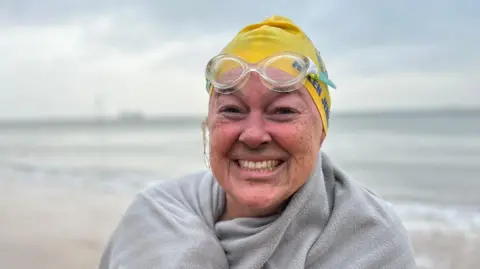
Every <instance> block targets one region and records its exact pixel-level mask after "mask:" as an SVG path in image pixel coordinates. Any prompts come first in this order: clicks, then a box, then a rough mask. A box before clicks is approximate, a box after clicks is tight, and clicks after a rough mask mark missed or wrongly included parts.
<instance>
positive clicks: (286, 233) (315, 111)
mask: <svg viewBox="0 0 480 269" xmlns="http://www.w3.org/2000/svg"><path fill="white" fill-rule="evenodd" d="M206 78H207V91H208V93H209V94H210V101H209V112H208V120H207V122H206V124H205V126H206V128H207V131H208V134H209V142H208V144H209V145H208V149H209V153H210V159H209V163H210V168H211V171H202V172H198V173H195V174H190V175H186V176H184V177H182V178H178V179H175V180H170V181H162V182H159V183H158V184H157V185H155V186H153V187H149V188H147V189H146V190H144V191H142V192H140V193H139V194H138V195H137V197H136V198H135V200H134V202H133V203H132V204H131V206H130V207H129V208H128V210H127V212H126V213H125V215H124V217H123V218H122V220H121V222H120V224H119V226H118V227H117V229H116V230H115V232H114V234H113V235H112V237H111V239H110V241H109V243H108V245H107V248H106V250H105V253H104V255H103V257H102V260H101V264H100V268H102V269H106V268H136V269H140V268H238V269H243V268H289V269H292V268H332V269H333V268H352V269H353V268H355V269H360V268H365V269H366V268H392V269H393V268H399V269H400V268H402V269H405V268H415V264H414V254H413V251H412V247H411V245H410V242H409V239H408V235H407V232H406V230H405V229H404V227H403V226H402V224H401V222H400V220H399V218H398V217H397V215H396V214H395V213H394V212H393V210H392V209H391V208H390V207H389V205H388V204H387V203H386V202H385V201H383V200H382V199H381V198H379V197H378V196H376V195H375V194H373V193H371V192H370V191H368V190H366V189H365V188H363V187H361V186H360V185H358V184H357V183H356V182H354V181H353V180H351V179H349V178H348V177H347V176H346V175H345V174H344V173H343V172H342V171H340V170H339V169H338V168H337V167H335V166H334V165H333V164H332V162H331V161H330V160H329V158H328V157H327V156H326V155H324V154H323V153H319V152H320V149H321V146H322V143H323V141H324V139H325V136H326V134H327V132H328V119H329V109H330V97H329V93H328V89H327V87H328V86H330V87H335V86H334V84H333V83H332V82H331V81H330V80H329V78H328V74H327V72H326V69H325V65H324V63H323V61H322V59H321V57H320V54H319V53H318V51H317V50H316V49H315V47H314V46H313V44H312V42H311V41H310V40H309V39H308V38H307V37H306V36H305V34H304V33H303V32H302V31H301V30H300V29H299V28H298V27H297V26H296V25H294V24H293V23H292V22H291V21H290V20H288V19H286V18H283V17H279V16H274V17H271V18H268V19H267V20H265V21H263V22H261V23H258V24H253V25H249V26H247V27H245V28H244V29H242V30H241V31H240V32H239V33H238V34H237V36H236V37H235V38H234V39H233V40H232V41H231V42H230V43H229V44H228V45H227V46H226V47H225V48H224V49H223V51H222V53H221V54H220V55H218V56H216V57H214V58H213V59H212V60H211V61H210V62H209V63H208V65H207V68H206ZM327 85H328V86H327Z"/></svg>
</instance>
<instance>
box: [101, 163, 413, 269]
mask: <svg viewBox="0 0 480 269" xmlns="http://www.w3.org/2000/svg"><path fill="white" fill-rule="evenodd" d="M224 201H225V193H224V192H223V190H222V189H221V188H220V186H219V185H218V183H217V182H216V180H215V178H214V177H213V175H212V174H211V172H209V171H205V172H201V173H196V174H192V175H188V176H185V177H182V178H179V179H175V180H169V181H164V182H159V183H156V185H154V186H151V187H148V188H147V189H145V190H144V191H141V192H140V193H139V194H138V195H137V196H136V198H135V199H134V201H133V203H132V204H131V206H130V207H129V208H128V210H127V212H126V213H125V215H124V216H123V218H122V220H121V221H120V224H119V226H118V227H117V229H116V230H115V231H114V233H113V235H112V237H111V238H110V240H109V242H108V245H107V247H106V249H105V252H104V254H103V256H102V258H101V261H100V267H99V268H100V269H107V268H110V269H120V268H125V269H127V268H128V269H130V268H131V269H150V268H152V269H153V268H202V269H208V268H232V269H246V268H285V269H296V268H298V269H300V268H322V269H340V268H341V269H367V268H369V269H371V268H388V269H397V268H398V269H400V268H402V269H406V268H407V269H408V268H415V261H414V253H413V250H412V246H411V244H410V241H409V238H408V234H407V231H406V230H405V228H404V227H403V225H402V223H401V221H400V219H399V218H398V217H397V215H396V214H395V213H394V211H393V210H392V208H391V207H390V205H389V204H388V203H386V202H385V201H383V200H382V199H381V198H379V197H378V196H377V195H375V194H374V193H372V192H370V191H368V190H367V189H365V188H364V187H362V186H361V185H359V184H358V183H356V182H355V181H353V180H351V179H349V178H348V177H347V176H346V174H344V173H343V172H342V171H341V170H340V169H338V168H337V167H335V166H334V165H333V164H332V162H331V161H330V160H329V159H328V157H327V156H326V155H325V154H321V155H320V158H319V163H318V164H317V169H316V171H315V172H314V174H313V175H312V177H311V178H310V179H309V180H308V181H307V183H306V184H305V185H304V186H303V187H302V188H301V189H300V190H299V191H298V192H297V193H296V194H295V195H294V196H293V197H292V199H291V200H290V202H289V204H288V205H287V207H286V208H285V210H284V211H283V212H282V213H281V214H278V215H275V216H271V217H267V218H240V219H234V220H229V221H221V222H216V220H217V219H218V218H219V217H220V215H221V213H222V212H223V207H224Z"/></svg>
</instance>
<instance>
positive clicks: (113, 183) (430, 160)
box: [0, 115, 480, 269]
mask: <svg viewBox="0 0 480 269" xmlns="http://www.w3.org/2000/svg"><path fill="white" fill-rule="evenodd" d="M449 117H450V118H449ZM406 119H411V117H410V116H405V117H402V116H398V115H396V116H390V117H385V116H382V117H381V116H374V117H372V116H368V117H353V118H352V117H345V118H338V119H336V122H338V124H337V125H336V126H333V127H331V128H332V130H331V132H330V134H329V138H328V143H327V144H326V145H325V151H326V152H327V154H329V155H330V156H331V158H332V159H333V160H334V161H335V162H336V163H338V164H339V166H341V167H342V168H343V169H344V170H345V171H347V173H348V175H349V176H351V177H353V178H355V179H356V180H358V181H360V182H362V183H364V184H365V185H366V186H368V187H369V188H371V189H372V190H374V191H375V192H377V193H379V194H380V195H381V196H382V197H384V199H386V200H388V201H389V202H391V203H392V204H393V205H394V207H395V209H396V211H397V213H398V214H399V216H400V217H401V218H402V220H403V222H404V225H405V227H406V228H407V229H408V231H409V232H410V236H411V240H412V243H413V246H414V249H415V252H416V259H417V262H418V268H424V269H427V268H435V269H442V268H448V269H476V268H478V264H480V255H478V253H480V206H479V205H480V197H479V195H478V190H479V189H480V181H479V180H478V174H480V167H479V165H478V164H479V163H480V139H479V137H480V135H479V134H480V125H479V124H477V123H478V120H477V119H478V117H477V116H472V117H470V118H469V117H467V116H461V117H460V118H459V119H458V120H456V121H455V124H457V126H454V127H455V128H452V129H449V130H448V132H445V129H444V126H445V122H449V123H451V116H448V117H446V118H445V116H442V115H440V116H438V115H436V116H435V115H434V116H431V115H430V116H428V117H427V116H424V118H422V117H416V118H415V119H417V121H418V122H415V121H413V122H412V120H409V121H408V120H406ZM200 121H201V119H194V120H192V121H191V122H190V123H188V122H187V123H182V124H180V125H178V124H177V125H175V124H171V122H170V123H168V124H165V123H162V122H155V123H151V122H150V123H149V122H145V123H139V124H137V125H135V126H132V125H131V124H130V123H129V124H124V123H122V124H118V125H115V126H108V127H105V126H103V127H102V126H98V125H88V124H87V125H85V124H82V125H81V126H80V125H78V124H76V123H72V124H64V123H62V124H58V125H53V126H52V125H48V126H47V125H45V126H43V125H35V126H30V127H29V126H23V125H18V126H13V127H12V126H9V127H8V128H6V127H3V129H2V127H1V126H0V249H1V250H2V251H0V268H2V269H3V268H8V269H10V268H15V269H22V268H49V269H60V268H62V269H64V268H71V269H76V268H96V267H97V266H98V263H99V259H100V256H101V255H102V252H103V249H104V246H105V244H106V242H107V240H108V238H109V236H110V235H111V233H112V232H113V230H114V229H115V227H116V225H117V224H118V222H119V220H120V218H121V216H122V214H123V213H124V212H125V210H126V208H127V206H128V205H129V203H130V202H131V201H132V199H133V196H134V195H135V193H136V192H137V191H139V190H140V189H142V188H144V187H146V186H147V185H148V184H151V183H153V182H156V181H158V180H164V179H167V178H172V177H176V176H179V175H182V174H184V173H186V172H189V171H196V170H199V169H205V164H204V158H203V148H202V136H201V130H200V128H199V126H200ZM406 122H408V124H406ZM424 122H426V123H425V124H427V123H428V126H427V127H426V126H425V124H422V123H424ZM462 128H463V129H462ZM440 131H442V132H440ZM452 139H454V140H455V141H456V143H454V144H453V143H449V141H451V140H452ZM359 141H360V142H359Z"/></svg>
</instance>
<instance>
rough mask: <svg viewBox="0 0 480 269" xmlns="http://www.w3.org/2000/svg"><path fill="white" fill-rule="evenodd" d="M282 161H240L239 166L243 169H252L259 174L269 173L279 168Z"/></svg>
mask: <svg viewBox="0 0 480 269" xmlns="http://www.w3.org/2000/svg"><path fill="white" fill-rule="evenodd" d="M279 163H280V161H278V160H268V161H261V162H252V161H246V160H238V164H239V165H240V167H241V168H243V169H250V170H255V171H259V172H269V171H273V169H275V167H277V166H278V164H279Z"/></svg>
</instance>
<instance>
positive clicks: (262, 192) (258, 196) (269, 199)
mask: <svg viewBox="0 0 480 269" xmlns="http://www.w3.org/2000/svg"><path fill="white" fill-rule="evenodd" d="M234 196H235V200H237V203H238V206H243V207H245V209H247V208H248V210H252V211H258V212H259V213H260V212H265V213H267V214H268V213H269V212H266V211H276V209H277V208H278V207H279V206H280V204H281V203H282V201H283V200H284V198H285V197H284V196H285V195H284V190H282V189H281V188H279V187H276V186H275V187H273V186H268V185H264V186H262V185H260V184H254V185H251V186H248V187H243V188H242V189H239V190H237V192H236V193H235V194H234Z"/></svg>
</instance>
